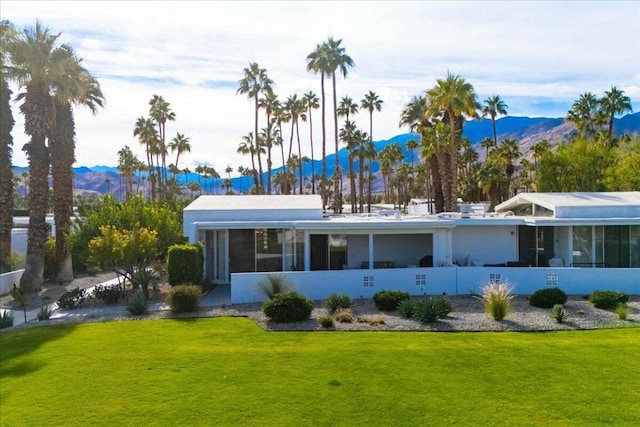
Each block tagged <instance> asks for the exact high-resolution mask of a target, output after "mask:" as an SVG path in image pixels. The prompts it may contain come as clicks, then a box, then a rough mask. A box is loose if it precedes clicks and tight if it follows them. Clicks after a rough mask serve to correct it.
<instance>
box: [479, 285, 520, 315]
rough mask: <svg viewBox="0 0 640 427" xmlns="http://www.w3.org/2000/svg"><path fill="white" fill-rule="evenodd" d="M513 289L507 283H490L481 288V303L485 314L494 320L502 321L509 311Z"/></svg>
mask: <svg viewBox="0 0 640 427" xmlns="http://www.w3.org/2000/svg"><path fill="white" fill-rule="evenodd" d="M512 291H513V287H512V286H510V285H509V284H507V283H491V284H488V285H486V286H484V287H483V288H482V301H484V308H485V311H486V312H487V314H488V315H489V316H490V317H491V318H492V319H494V320H502V319H504V318H505V317H506V316H507V314H509V311H510V310H511V300H512V299H513V295H512V294H511V292H512Z"/></svg>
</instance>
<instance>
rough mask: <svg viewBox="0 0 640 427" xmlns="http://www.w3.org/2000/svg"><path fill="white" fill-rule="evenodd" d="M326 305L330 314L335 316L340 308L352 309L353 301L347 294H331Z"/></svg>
mask: <svg viewBox="0 0 640 427" xmlns="http://www.w3.org/2000/svg"><path fill="white" fill-rule="evenodd" d="M324 304H325V305H326V306H327V309H328V310H329V313H331V314H333V313H335V312H336V310H337V309H339V308H351V306H352V305H353V301H351V297H350V296H349V295H347V294H336V293H331V294H329V296H327V299H326V300H325V302H324Z"/></svg>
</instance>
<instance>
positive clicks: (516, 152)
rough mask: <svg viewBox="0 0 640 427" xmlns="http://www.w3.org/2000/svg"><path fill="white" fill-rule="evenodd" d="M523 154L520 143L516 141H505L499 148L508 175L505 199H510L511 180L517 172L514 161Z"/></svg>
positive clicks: (500, 157) (499, 154) (499, 155)
mask: <svg viewBox="0 0 640 427" xmlns="http://www.w3.org/2000/svg"><path fill="white" fill-rule="evenodd" d="M521 155H522V153H521V152H520V146H519V144H518V141H516V140H515V139H505V140H504V141H502V143H501V144H500V146H499V147H498V158H499V159H501V160H502V163H503V166H504V168H505V173H506V175H507V185H506V187H507V188H505V189H504V190H503V193H505V197H506V198H509V196H510V194H509V192H510V190H511V178H512V177H513V173H514V172H515V166H514V164H513V162H514V160H517V159H518V158H520V156H521Z"/></svg>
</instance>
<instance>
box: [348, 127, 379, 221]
mask: <svg viewBox="0 0 640 427" xmlns="http://www.w3.org/2000/svg"><path fill="white" fill-rule="evenodd" d="M353 155H354V156H356V157H357V158H358V193H359V197H358V199H359V212H360V213H363V212H364V183H365V178H364V171H365V169H367V170H368V171H369V172H368V174H369V176H368V177H367V181H369V180H368V178H370V176H371V164H369V167H365V159H366V160H369V162H371V161H372V159H373V158H375V156H376V147H375V145H374V144H373V141H371V137H370V136H369V135H367V133H366V132H362V131H360V132H357V133H356V141H355V147H354V148H353ZM369 183H370V181H369ZM369 191H371V188H369ZM370 211H371V208H369V212H370Z"/></svg>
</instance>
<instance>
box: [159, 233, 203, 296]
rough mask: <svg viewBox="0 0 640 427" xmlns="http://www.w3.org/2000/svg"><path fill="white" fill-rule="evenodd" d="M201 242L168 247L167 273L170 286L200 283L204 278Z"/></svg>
mask: <svg viewBox="0 0 640 427" xmlns="http://www.w3.org/2000/svg"><path fill="white" fill-rule="evenodd" d="M203 265H204V255H203V248H202V244H200V243H197V244H195V245H173V246H171V247H169V255H168V258H167V275H168V279H169V284H170V285H171V286H176V285H184V284H190V283H192V284H194V285H202V281H203V279H204V271H203Z"/></svg>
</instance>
